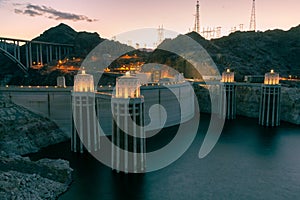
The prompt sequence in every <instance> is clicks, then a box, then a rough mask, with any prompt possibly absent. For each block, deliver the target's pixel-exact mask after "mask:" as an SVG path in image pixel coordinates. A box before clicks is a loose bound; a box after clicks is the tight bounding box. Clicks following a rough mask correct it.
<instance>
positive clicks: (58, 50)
mask: <svg viewBox="0 0 300 200" xmlns="http://www.w3.org/2000/svg"><path fill="white" fill-rule="evenodd" d="M73 48H74V45H71V44H60V43H53V42H42V41H36V40H23V39H15V38H5V37H0V53H2V54H3V55H4V56H6V57H8V58H9V59H10V60H12V61H13V62H15V63H16V64H17V65H18V67H19V68H20V69H21V70H22V71H23V72H24V73H25V74H28V69H29V68H31V67H32V66H33V65H35V64H36V65H43V64H45V63H49V62H51V61H53V60H61V59H62V58H64V57H65V56H68V55H70V53H71V52H72V51H73Z"/></svg>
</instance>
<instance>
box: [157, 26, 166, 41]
mask: <svg viewBox="0 0 300 200" xmlns="http://www.w3.org/2000/svg"><path fill="white" fill-rule="evenodd" d="M157 34H158V41H157V45H159V44H160V43H162V41H163V40H164V39H165V38H164V37H165V36H164V27H163V25H161V26H159V27H158V29H157Z"/></svg>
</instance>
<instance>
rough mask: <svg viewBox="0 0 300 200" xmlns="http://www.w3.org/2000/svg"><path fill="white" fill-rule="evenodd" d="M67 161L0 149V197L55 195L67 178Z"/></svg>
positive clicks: (43, 197)
mask: <svg viewBox="0 0 300 200" xmlns="http://www.w3.org/2000/svg"><path fill="white" fill-rule="evenodd" d="M71 172H72V169H71V168H70V167H69V163H68V161H64V160H50V159H42V160H39V161H36V162H32V161H30V159H29V158H27V157H26V158H24V157H21V156H18V155H15V154H7V153H5V152H3V151H2V152H0V185H1V187H0V199H56V198H57V197H58V196H59V195H60V194H61V193H63V192H65V191H66V190H67V188H68V185H69V184H70V182H71Z"/></svg>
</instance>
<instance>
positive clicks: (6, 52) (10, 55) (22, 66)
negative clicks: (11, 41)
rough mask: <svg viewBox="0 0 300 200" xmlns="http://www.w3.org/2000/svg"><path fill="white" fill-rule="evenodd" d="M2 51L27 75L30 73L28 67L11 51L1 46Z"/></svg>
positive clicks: (0, 50) (0, 51)
mask: <svg viewBox="0 0 300 200" xmlns="http://www.w3.org/2000/svg"><path fill="white" fill-rule="evenodd" d="M0 53H1V54H3V55H4V56H6V57H7V58H9V59H10V60H11V61H13V62H14V63H16V64H17V65H18V67H19V68H20V69H21V70H22V71H23V72H24V73H25V74H26V75H27V74H28V69H27V68H26V67H25V66H24V65H23V64H22V63H21V62H20V61H19V60H18V59H17V58H16V57H14V56H13V55H12V54H11V53H9V52H8V51H6V50H4V49H3V48H1V47H0Z"/></svg>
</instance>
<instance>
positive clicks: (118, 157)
mask: <svg viewBox="0 0 300 200" xmlns="http://www.w3.org/2000/svg"><path fill="white" fill-rule="evenodd" d="M112 113H113V123H112V124H113V127H112V153H111V154H112V160H111V162H112V168H113V169H115V170H117V172H119V171H123V172H125V173H128V172H133V173H142V172H144V171H145V168H146V157H145V153H146V142H145V140H146V139H145V131H144V127H143V126H144V97H143V96H141V95H140V80H139V79H138V78H136V77H133V76H130V74H129V73H128V72H127V73H126V75H125V76H123V77H120V78H118V79H117V83H116V93H115V95H113V97H112Z"/></svg>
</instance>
